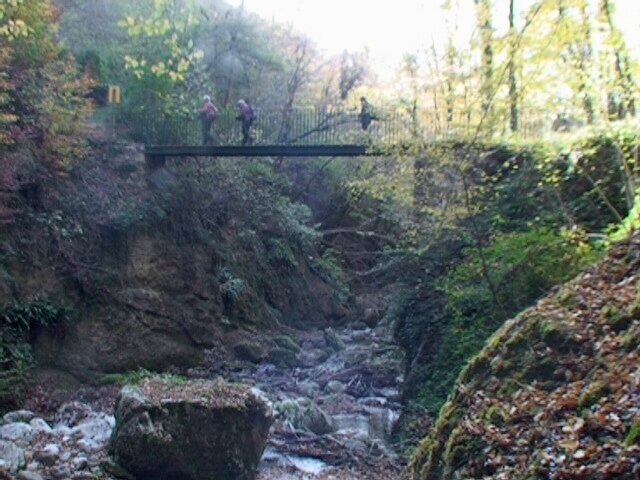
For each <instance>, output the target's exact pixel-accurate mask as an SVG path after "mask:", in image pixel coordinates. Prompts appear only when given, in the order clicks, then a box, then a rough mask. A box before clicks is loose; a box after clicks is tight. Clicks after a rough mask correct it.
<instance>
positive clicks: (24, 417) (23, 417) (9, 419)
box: [2, 410, 36, 424]
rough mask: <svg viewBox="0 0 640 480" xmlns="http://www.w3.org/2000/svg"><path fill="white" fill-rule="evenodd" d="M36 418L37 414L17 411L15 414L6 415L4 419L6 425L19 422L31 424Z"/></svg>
mask: <svg viewBox="0 0 640 480" xmlns="http://www.w3.org/2000/svg"><path fill="white" fill-rule="evenodd" d="M35 416H36V414H35V413H33V412H32V411H30V410H16V411H15V412H9V413H7V414H5V416H4V417H2V419H3V420H4V421H3V423H4V424H7V423H17V422H22V423H29V422H30V421H31V419H32V418H34V417H35Z"/></svg>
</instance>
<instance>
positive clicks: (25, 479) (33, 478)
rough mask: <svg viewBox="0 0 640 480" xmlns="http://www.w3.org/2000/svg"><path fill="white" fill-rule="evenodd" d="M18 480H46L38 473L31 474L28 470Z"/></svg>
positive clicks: (20, 474) (21, 473)
mask: <svg viewBox="0 0 640 480" xmlns="http://www.w3.org/2000/svg"><path fill="white" fill-rule="evenodd" d="M17 479H18V480H44V479H43V478H42V475H40V474H39V473H36V472H30V471H28V470H23V471H22V472H20V473H19V474H18V476H17Z"/></svg>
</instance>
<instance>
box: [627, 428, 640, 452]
mask: <svg viewBox="0 0 640 480" xmlns="http://www.w3.org/2000/svg"><path fill="white" fill-rule="evenodd" d="M637 443H640V422H636V423H634V424H633V425H632V426H631V428H630V429H629V433H627V436H626V438H625V439H624V444H625V445H626V446H628V447H630V446H632V445H635V444H637Z"/></svg>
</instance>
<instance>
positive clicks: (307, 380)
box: [0, 325, 405, 480]
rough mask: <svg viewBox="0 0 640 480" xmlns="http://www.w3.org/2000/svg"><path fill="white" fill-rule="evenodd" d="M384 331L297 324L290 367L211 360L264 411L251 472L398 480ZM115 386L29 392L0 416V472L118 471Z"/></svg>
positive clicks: (51, 477)
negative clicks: (260, 447) (261, 441)
mask: <svg viewBox="0 0 640 480" xmlns="http://www.w3.org/2000/svg"><path fill="white" fill-rule="evenodd" d="M387 331H388V328H383V327H377V328H375V329H371V328H366V327H365V326H364V325H361V326H360V327H358V326H357V325H356V326H350V327H348V328H347V327H344V328H341V329H339V330H332V329H326V330H319V329H318V330H310V331H304V332H297V333H296V334H294V335H293V337H294V338H295V340H296V342H297V344H298V345H300V346H301V349H300V351H299V352H298V353H297V355H295V358H293V360H294V362H295V365H296V366H293V367H292V366H277V365H274V364H273V363H267V362H266V361H265V362H263V363H259V364H257V365H254V364H251V363H248V362H228V361H223V362H220V363H219V364H217V365H211V368H210V369H208V374H207V375H208V376H211V375H213V376H216V375H218V376H222V377H223V378H225V379H226V380H230V381H237V382H242V383H244V384H248V385H250V386H252V389H253V391H254V393H255V394H256V395H257V396H259V397H261V398H263V399H264V400H265V401H266V402H267V403H268V405H269V406H270V408H271V410H272V411H273V415H274V418H275V421H274V424H273V426H272V427H271V431H270V435H269V439H268V443H267V447H266V449H265V451H264V454H263V457H262V459H261V462H260V465H259V468H258V475H257V480H276V479H277V480H303V479H304V480H352V479H353V480H355V479H367V480H382V479H384V480H392V479H401V478H405V477H404V476H403V475H404V473H403V469H402V466H401V464H402V462H401V460H400V459H399V458H398V457H397V455H396V454H395V453H394V452H393V450H392V449H391V447H390V437H391V432H392V428H393V426H394V423H395V421H396V420H397V419H398V417H399V414H400V410H401V405H400V403H399V387H400V383H401V381H402V374H401V372H402V365H403V363H402V357H401V354H400V353H399V349H398V348H396V347H395V346H394V345H393V343H392V340H391V338H390V337H389V335H388V333H387ZM291 356H292V357H293V354H292V355H291ZM275 363H281V362H275ZM290 364H293V362H292V363H290ZM285 365H286V362H285ZM118 391H119V387H117V386H112V387H101V388H94V387H87V388H82V389H80V390H79V391H77V392H75V393H74V394H72V395H71V397H70V398H66V399H65V400H64V401H63V402H60V401H53V399H52V398H51V397H50V395H49V393H48V392H47V391H46V390H45V391H42V392H41V393H38V392H34V394H33V395H32V397H31V399H30V402H28V403H27V408H28V409H29V410H21V411H16V412H12V413H9V414H7V415H5V417H4V418H2V419H0V420H1V421H0V478H5V477H2V475H1V471H2V470H3V469H6V470H8V471H16V470H20V473H19V474H18V476H17V478H18V480H68V479H72V480H91V479H95V478H101V479H115V478H126V473H124V472H121V471H119V470H118V468H119V467H118V466H117V465H115V464H113V462H111V461H110V460H109V457H108V452H107V448H108V442H109V437H110V435H111V432H112V429H113V427H114V425H115V420H114V417H113V405H114V403H115V398H116V396H117V394H118ZM60 405H61V406H60ZM47 406H49V407H50V408H48V407H47ZM34 412H40V416H38V415H37V414H36V413H34ZM9 478H11V477H9Z"/></svg>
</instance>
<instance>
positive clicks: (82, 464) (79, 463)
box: [73, 457, 89, 470]
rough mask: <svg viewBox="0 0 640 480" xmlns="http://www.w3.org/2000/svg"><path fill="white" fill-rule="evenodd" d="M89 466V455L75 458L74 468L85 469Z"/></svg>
mask: <svg viewBox="0 0 640 480" xmlns="http://www.w3.org/2000/svg"><path fill="white" fill-rule="evenodd" d="M88 466H89V460H87V457H77V458H75V459H74V460H73V468H74V469H75V470H84V469H85V468H87V467H88Z"/></svg>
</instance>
